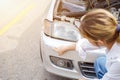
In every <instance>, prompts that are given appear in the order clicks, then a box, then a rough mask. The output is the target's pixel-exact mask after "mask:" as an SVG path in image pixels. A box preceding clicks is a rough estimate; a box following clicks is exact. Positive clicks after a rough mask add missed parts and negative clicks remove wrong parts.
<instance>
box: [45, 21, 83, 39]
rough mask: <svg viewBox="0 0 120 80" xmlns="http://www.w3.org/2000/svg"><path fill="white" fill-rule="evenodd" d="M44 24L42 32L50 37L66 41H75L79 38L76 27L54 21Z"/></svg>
mask: <svg viewBox="0 0 120 80" xmlns="http://www.w3.org/2000/svg"><path fill="white" fill-rule="evenodd" d="M44 22H45V23H44V32H45V34H47V35H49V36H51V37H54V38H58V39H63V40H68V41H77V40H78V39H79V38H81V36H80V34H79V31H78V29H77V28H76V26H75V25H73V24H71V23H69V22H64V21H55V22H54V23H53V22H51V21H49V20H45V21H44Z"/></svg>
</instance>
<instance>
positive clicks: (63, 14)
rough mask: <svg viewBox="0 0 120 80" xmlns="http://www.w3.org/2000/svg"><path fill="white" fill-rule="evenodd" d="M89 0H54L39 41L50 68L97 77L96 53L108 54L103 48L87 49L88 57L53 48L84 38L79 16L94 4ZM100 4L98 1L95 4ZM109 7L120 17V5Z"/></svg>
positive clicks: (76, 75)
mask: <svg viewBox="0 0 120 80" xmlns="http://www.w3.org/2000/svg"><path fill="white" fill-rule="evenodd" d="M87 1H89V0H87ZM92 1H94V0H92ZM103 1H105V0H103ZM113 1H114V0H113ZM115 1H116V0H115ZM87 3H88V2H86V0H84V1H83V0H52V2H51V5H50V7H49V9H48V13H47V16H46V18H45V19H44V26H43V30H42V32H41V41H40V48H41V53H40V54H41V57H42V61H43V64H44V67H45V69H46V70H47V71H48V72H50V73H53V74H55V75H59V76H64V77H68V78H73V79H79V78H80V77H85V78H96V74H95V71H94V61H95V59H96V58H97V57H99V56H102V55H104V54H105V51H104V49H102V50H100V49H97V50H90V51H88V52H86V59H85V60H83V59H82V58H81V57H80V56H79V53H78V52H76V51H68V52H66V53H65V54H64V55H61V56H59V55H58V53H56V52H55V51H54V50H53V48H55V47H58V46H63V45H64V46H66V45H70V44H72V43H76V42H77V41H78V39H81V40H82V38H81V36H80V34H79V31H78V27H79V25H80V23H79V21H80V18H81V16H83V15H84V13H85V12H86V11H87V10H90V9H92V8H93V7H92V6H91V5H88V4H87ZM86 5H87V6H86ZM94 6H95V5H94ZM100 6H101V5H99V6H97V5H96V7H100ZM102 7H103V5H102ZM102 7H101V8H102ZM109 10H110V11H111V12H112V13H113V14H114V15H115V17H116V18H118V19H120V18H119V17H118V13H119V11H120V9H116V7H114V6H112V7H111V8H110V9H109Z"/></svg>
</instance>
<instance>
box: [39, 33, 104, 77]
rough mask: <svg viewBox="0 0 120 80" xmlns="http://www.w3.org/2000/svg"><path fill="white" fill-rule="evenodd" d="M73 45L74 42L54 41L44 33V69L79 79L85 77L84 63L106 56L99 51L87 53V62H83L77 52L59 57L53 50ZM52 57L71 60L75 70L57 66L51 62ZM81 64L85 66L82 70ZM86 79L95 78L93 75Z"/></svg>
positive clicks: (42, 42) (42, 40)
mask: <svg viewBox="0 0 120 80" xmlns="http://www.w3.org/2000/svg"><path fill="white" fill-rule="evenodd" d="M72 43H73V42H69V41H63V40H58V39H54V38H51V37H49V36H46V35H45V34H44V33H42V35H41V54H42V58H43V64H44V67H45V69H46V70H47V71H48V72H51V73H53V74H56V75H59V76H63V77H68V78H74V79H79V78H80V77H83V75H84V72H82V70H81V69H83V68H84V67H85V65H84V62H85V64H86V63H93V62H94V60H95V59H96V57H98V56H101V55H104V53H100V52H97V51H95V52H94V51H93V52H89V53H87V58H86V60H85V61H83V60H82V59H81V58H80V56H79V55H78V53H77V52H76V51H68V52H66V53H65V54H64V55H61V56H59V55H58V53H56V52H55V51H54V50H53V48H55V47H57V46H62V45H64V46H65V45H70V44H72ZM50 56H54V57H58V58H63V59H68V60H71V61H72V64H73V69H66V68H63V67H59V66H56V65H55V64H53V62H52V61H51V60H50ZM81 63H82V64H83V65H82V68H81V67H80V65H81ZM88 68H91V66H88ZM92 68H93V65H92ZM83 71H85V70H83ZM87 71H88V72H91V71H89V69H87ZM93 73H94V70H93ZM90 74H91V73H90ZM93 76H94V75H93ZM84 77H86V78H94V77H92V76H91V75H84Z"/></svg>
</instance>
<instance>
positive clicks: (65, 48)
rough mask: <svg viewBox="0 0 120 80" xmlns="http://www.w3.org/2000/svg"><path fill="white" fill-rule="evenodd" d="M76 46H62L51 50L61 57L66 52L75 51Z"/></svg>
mask: <svg viewBox="0 0 120 80" xmlns="http://www.w3.org/2000/svg"><path fill="white" fill-rule="evenodd" d="M75 47H76V44H71V45H66V46H65V45H63V46H59V47H55V48H53V50H54V51H56V52H57V53H58V55H63V54H64V53H65V52H67V51H72V50H75Z"/></svg>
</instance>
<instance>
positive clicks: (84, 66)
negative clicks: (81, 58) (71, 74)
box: [78, 62, 96, 78]
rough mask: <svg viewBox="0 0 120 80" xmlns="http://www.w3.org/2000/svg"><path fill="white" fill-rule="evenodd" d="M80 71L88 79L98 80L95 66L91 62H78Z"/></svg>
mask: <svg viewBox="0 0 120 80" xmlns="http://www.w3.org/2000/svg"><path fill="white" fill-rule="evenodd" d="M78 64H79V67H80V71H81V73H82V75H83V76H85V77H87V78H96V74H95V70H94V64H93V63H89V62H78Z"/></svg>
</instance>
